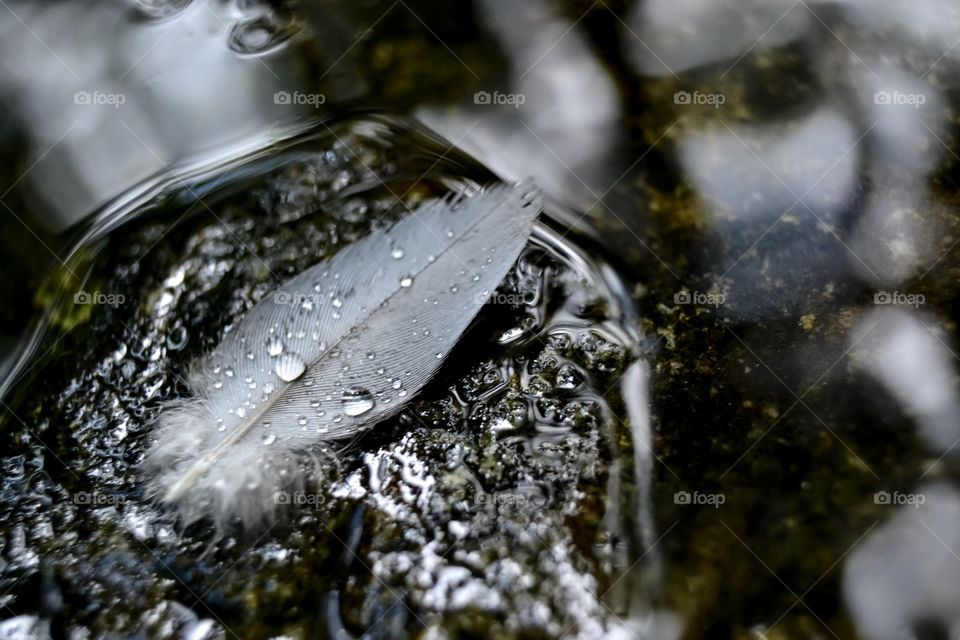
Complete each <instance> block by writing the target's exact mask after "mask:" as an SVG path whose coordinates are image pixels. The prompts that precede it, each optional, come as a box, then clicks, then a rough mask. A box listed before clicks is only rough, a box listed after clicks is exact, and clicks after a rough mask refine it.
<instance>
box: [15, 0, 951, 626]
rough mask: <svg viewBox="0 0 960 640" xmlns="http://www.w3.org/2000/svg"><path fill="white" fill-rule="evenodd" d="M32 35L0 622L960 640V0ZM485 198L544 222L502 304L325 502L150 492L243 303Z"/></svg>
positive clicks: (18, 9)
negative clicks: (462, 195)
mask: <svg viewBox="0 0 960 640" xmlns="http://www.w3.org/2000/svg"><path fill="white" fill-rule="evenodd" d="M9 10H12V12H13V13H11V15H10V16H6V18H7V19H6V20H4V21H2V22H0V24H2V27H0V28H2V30H3V31H2V33H3V37H0V43H2V44H0V47H4V51H3V55H2V56H0V70H2V81H3V86H4V87H6V88H8V89H9V97H8V98H6V99H4V100H2V102H0V112H2V113H4V114H5V115H8V116H9V117H8V118H5V124H4V125H2V126H0V141H2V143H3V144H4V145H5V147H6V148H8V149H10V151H11V153H10V158H11V160H10V161H9V162H8V163H6V164H4V166H3V167H2V168H0V185H6V186H3V187H2V189H0V193H2V194H3V195H2V196H0V200H2V201H3V203H4V204H6V205H7V206H8V207H9V208H10V210H9V213H10V214H11V215H10V216H6V217H4V218H3V220H2V222H0V224H2V225H3V226H2V229H3V233H2V237H3V243H4V250H5V253H6V256H7V257H8V259H7V261H6V265H5V267H4V269H5V277H4V279H3V283H2V286H3V291H2V294H3V297H4V300H5V308H4V309H3V312H2V314H0V321H2V325H0V326H2V334H3V335H4V339H3V340H4V344H5V345H6V346H7V347H8V348H7V352H8V353H9V354H10V355H9V356H8V357H7V366H8V367H12V369H11V371H12V372H13V374H12V376H11V375H8V376H7V377H6V381H5V382H4V383H3V385H2V386H0V391H2V393H3V395H2V398H3V401H4V404H5V406H4V411H5V413H4V417H3V418H2V419H3V421H4V422H3V424H4V438H5V443H6V444H5V445H4V447H5V449H4V451H5V453H6V457H5V460H6V463H5V466H4V471H5V478H6V479H5V481H4V485H3V488H4V496H5V498H4V500H3V509H4V513H5V517H4V518H3V525H2V526H3V528H4V537H5V538H4V539H5V547H4V551H3V558H4V561H5V562H6V565H5V566H4V568H3V579H4V581H5V582H4V583H3V585H4V586H3V589H4V590H6V591H7V595H6V596H4V598H5V599H4V601H3V602H4V604H5V606H6V607H7V610H6V611H5V615H6V616H8V621H7V622H5V623H3V624H5V625H6V626H5V627H4V629H12V628H13V627H14V626H15V625H33V624H36V625H39V626H38V629H39V632H40V634H41V635H43V633H44V632H45V629H46V625H48V624H51V623H48V622H45V621H39V620H38V619H37V616H39V617H40V618H43V619H44V620H50V619H52V620H53V622H52V628H53V629H54V630H56V629H64V628H70V627H71V626H72V627H76V628H81V627H86V628H89V629H90V630H92V632H93V633H94V634H101V635H102V634H105V633H106V632H107V630H108V629H110V630H115V631H116V632H118V633H123V634H132V633H134V632H135V631H136V630H138V629H141V630H142V629H147V631H145V633H146V634H147V635H157V634H161V633H166V634H167V635H168V636H176V635H178V634H181V635H183V634H184V633H185V631H184V628H180V629H175V628H173V627H172V626H170V625H171V624H172V621H174V620H178V619H182V621H183V622H184V623H185V624H187V625H188V627H186V628H188V629H190V630H192V631H193V632H195V633H196V635H197V636H202V634H203V633H207V632H209V633H211V634H217V633H225V634H226V635H228V636H229V635H230V633H229V632H224V631H223V630H222V626H223V625H226V626H227V627H229V628H230V629H231V630H234V632H235V633H236V634H237V635H239V636H240V637H246V636H250V637H269V636H274V635H279V634H286V635H291V636H296V635H301V636H303V637H308V636H315V635H329V636H336V634H337V633H338V631H339V630H340V629H345V630H347V631H348V632H349V633H351V634H354V635H360V634H362V633H363V632H364V630H369V632H370V634H371V635H373V636H375V637H397V636H402V635H404V634H411V635H415V634H416V633H419V632H421V631H423V630H425V629H426V630H428V631H427V634H426V636H427V637H444V634H446V635H448V636H467V637H471V636H474V635H475V636H487V635H504V636H517V635H523V634H526V635H528V636H536V637H541V636H546V637H563V636H564V635H565V634H569V635H590V636H595V637H596V636H602V635H609V636H612V637H631V636H633V637H637V638H648V637H649V638H670V637H683V638H698V637H737V638H778V637H838V638H848V637H850V638H853V637H863V638H927V637H952V636H956V635H958V634H960V618H958V617H957V612H956V610H955V609H956V608H955V606H954V605H955V602H956V601H957V598H958V597H960V593H958V590H957V587H956V585H957V584H960V561H958V560H957V559H956V556H957V555H960V539H958V538H957V533H956V532H957V531H958V530H960V529H958V527H957V523H958V522H960V515H958V514H960V493H958V489H957V482H958V481H960V473H958V467H957V460H956V455H955V454H956V451H957V443H958V442H960V422H958V418H957V416H958V415H960V411H958V408H960V396H958V389H957V362H956V353H957V347H956V343H957V337H958V336H957V305H956V302H955V299H956V288H957V284H956V283H957V282H958V274H960V272H958V263H957V253H956V251H957V250H956V247H955V245H956V243H957V241H958V238H960V235H958V223H957V215H956V206H957V202H958V199H957V194H956V185H957V180H956V177H955V176H956V170H957V161H958V158H957V154H956V139H957V133H956V122H957V121H956V107H955V105H956V101H957V95H958V93H957V82H956V77H957V72H958V70H960V69H958V64H960V60H958V58H957V56H958V51H960V48H958V45H957V44H956V42H957V40H958V39H960V15H958V12H957V9H956V8H955V7H953V6H952V5H950V4H949V3H946V2H943V1H942V0H920V1H918V2H913V3H902V2H896V1H894V0H889V1H888V0H884V1H882V2H871V3H866V2H862V1H860V0H834V1H831V2H827V1H822V0H817V1H807V2H798V3H790V2H767V3H760V2H754V1H753V0H721V1H710V2H706V1H704V0H681V1H675V0H670V1H667V0H645V1H643V2H610V3H593V4H591V3H583V2H579V1H576V0H568V1H562V2H548V1H546V0H530V1H529V2H524V3H511V2H506V1H500V0H478V1H476V2H472V3H470V4H469V6H467V7H465V6H456V7H453V6H447V5H446V4H444V3H435V2H428V1H426V0H423V1H418V2H403V3H394V4H391V3H340V2H331V3H303V4H301V5H299V6H294V7H286V6H285V5H284V6H283V7H281V8H276V7H274V8H271V6H270V5H267V4H259V3H248V2H236V3H230V2H212V3H202V2H199V1H198V2H150V3H122V2H117V3H104V4H102V5H98V6H97V7H96V8H94V9H87V8H85V7H84V8H79V7H77V6H75V5H71V4H67V3H64V4H59V3H50V4H43V5H41V4H35V3H22V4H15V3H11V4H10V7H9ZM9 10H8V13H9ZM2 11H3V10H2V9H0V12H2ZM14 14H15V17H11V16H13V15H14ZM92 43H106V44H104V45H103V46H93V45H92ZM83 92H86V93H87V94H89V101H90V102H92V103H93V104H90V103H84V102H83V100H81V101H80V102H77V100H76V98H75V95H76V94H77V93H80V94H81V95H86V94H84V93H83ZM96 92H99V93H96ZM284 92H285V93H284ZM278 95H279V97H278ZM120 96H122V97H123V103H122V104H117V103H118V102H119V100H120ZM111 101H112V102H111ZM371 109H386V110H388V112H389V114H381V115H371V113H370V110H371ZM411 118H415V119H416V120H417V121H419V122H420V123H425V124H426V125H427V126H429V127H430V128H432V129H433V130H434V131H436V132H438V133H439V135H440V136H442V137H435V136H434V135H433V134H430V133H428V132H427V131H426V130H425V129H423V128H422V126H421V124H413V122H414V121H413V120H412V119H411ZM298 136H299V137H301V138H304V139H305V141H304V143H303V146H302V147H298V149H302V150H303V151H294V152H290V151H289V148H290V147H289V145H290V143H289V142H284V141H286V140H289V139H290V138H291V137H294V138H296V137H298ZM284 149H288V151H283V150H284ZM461 149H463V150H465V151H466V152H468V153H470V154H473V156H474V157H475V158H477V160H474V159H471V158H470V157H468V156H466V155H465V154H464V153H462V152H461V151H460V150H461ZM494 172H495V173H496V175H497V176H499V177H501V178H505V179H513V180H517V179H521V178H523V177H526V176H527V175H533V176H534V177H535V178H536V179H537V181H538V183H539V184H540V185H541V187H542V188H543V189H544V192H545V194H546V195H547V197H548V199H549V207H548V216H547V217H546V218H545V219H544V225H543V227H542V229H541V231H540V233H539V234H538V235H537V236H536V237H535V238H534V239H532V240H531V243H530V246H529V248H528V253H527V254H526V255H525V257H524V258H523V260H522V261H521V262H520V264H519V265H518V268H517V271H516V272H515V273H514V275H513V276H512V277H511V278H510V279H508V280H507V281H506V282H505V283H504V285H503V288H502V290H501V293H502V294H504V296H505V297H504V298H503V301H504V302H506V304H495V305H491V308H490V309H489V313H486V312H485V315H484V319H483V322H481V323H480V324H479V325H478V326H477V327H475V328H474V329H472V330H471V334H470V336H469V337H468V339H467V340H465V341H464V343H463V344H462V345H461V347H459V348H458V350H457V352H456V353H455V354H454V358H453V360H452V361H451V364H450V365H449V366H447V367H445V369H444V372H443V374H442V375H441V377H440V378H439V379H438V380H437V382H436V383H435V384H434V385H433V386H432V387H431V389H430V392H429V393H428V394H427V395H425V396H424V399H423V400H422V401H420V402H418V403H416V404H413V405H411V406H410V407H409V408H408V410H407V412H406V413H405V415H406V416H407V417H406V418H401V419H398V420H396V421H394V422H395V423H391V424H389V425H385V426H384V428H383V430H382V431H381V430H379V429H378V430H377V432H376V433H374V434H371V436H370V437H369V438H367V439H365V440H364V441H363V442H362V443H359V444H358V446H357V448H356V449H355V450H354V454H355V456H354V457H352V458H349V459H348V461H347V463H346V464H345V466H344V468H343V469H342V476H341V478H340V481H339V482H337V483H333V484H331V486H330V487H328V490H329V492H328V493H323V494H322V495H323V496H324V497H323V500H322V501H321V500H320V498H317V497H316V496H315V497H314V498H312V499H311V500H306V501H305V502H308V503H309V504H302V505H299V506H298V508H296V509H295V510H294V515H293V516H292V519H291V520H290V521H288V522H286V523H283V524H282V525H278V528H277V530H276V531H274V532H272V533H271V534H269V535H268V536H266V537H265V538H264V539H263V540H259V541H256V540H254V541H250V540H243V539H240V538H237V539H234V538H230V537H228V538H226V539H225V540H223V541H222V542H218V543H216V544H214V543H212V542H211V540H212V533H211V531H209V530H205V529H203V528H202V527H198V528H195V529H191V530H188V531H186V532H180V531H178V530H177V529H176V528H175V527H173V526H172V523H170V522H168V521H166V520H164V518H165V516H164V514H162V513H160V512H158V511H157V510H155V509H154V508H153V507H151V506H149V505H147V504H144V503H143V502H142V500H141V498H140V496H141V493H140V492H141V490H142V486H141V484H140V481H139V476H138V474H137V469H138V467H139V463H140V457H141V454H142V451H143V446H144V443H145V439H146V437H147V436H146V433H145V430H144V425H145V424H146V423H147V421H148V420H149V419H150V417H151V416H152V412H155V410H156V407H157V403H158V402H159V401H160V400H161V399H163V398H169V397H173V396H175V395H176V394H178V393H181V392H182V391H183V386H182V383H181V382H180V381H178V378H177V376H178V375H179V374H180V373H182V371H183V368H184V367H185V366H186V365H187V363H188V362H190V360H191V359H192V358H194V357H196V356H198V355H199V354H202V353H204V352H205V351H207V350H209V349H210V348H211V347H212V346H213V345H215V344H216V343H217V341H218V339H219V336H220V335H221V333H222V331H223V329H224V328H225V326H226V325H227V324H228V323H229V322H230V321H231V319H232V318H235V317H237V316H238V315H239V314H240V313H242V312H243V311H244V310H245V309H246V308H248V307H249V305H250V304H252V303H253V302H254V301H255V300H257V299H259V298H260V297H261V296H263V295H265V294H266V293H268V292H269V291H271V290H272V289H273V288H274V287H275V286H276V285H277V283H278V281H280V280H282V278H285V277H288V276H290V275H293V274H294V273H296V272H297V271H299V270H301V269H303V268H304V267H306V266H307V265H309V264H312V263H313V262H315V261H316V260H318V259H320V258H322V257H323V256H324V255H327V254H328V253H329V252H330V251H332V250H334V249H335V248H336V247H339V246H343V244H345V243H347V242H350V241H351V240H353V239H356V238H357V237H358V236H359V235H360V234H362V233H363V232H364V231H365V230H366V229H368V228H369V226H370V224H371V222H372V221H373V220H374V219H376V218H378V217H380V216H381V215H382V216H384V219H385V220H389V219H392V217H394V216H397V215H401V214H402V211H401V208H398V207H397V206H396V204H395V203H396V200H397V198H396V196H399V195H401V194H402V195H403V197H404V199H405V200H407V201H408V202H409V203H410V204H412V203H414V202H416V201H417V199H422V198H426V197H429V196H431V195H437V194H442V193H444V192H446V191H447V190H449V189H464V188H466V189H476V188H477V187H478V186H479V185H481V184H485V183H488V182H490V181H491V180H494V179H495V178H496V176H495V175H494ZM265 174H269V175H270V177H268V178H264V177H262V176H264V175H265ZM184 183H186V184H187V185H188V186H189V188H186V187H185V186H184ZM162 194H171V195H162ZM200 198H202V202H204V203H207V206H209V207H210V209H211V210H207V208H206V206H204V205H203V204H199V202H200V200H198V199H200ZM181 216H182V218H181ZM28 228H29V230H28ZM574 274H576V275H574ZM580 277H585V278H587V280H588V281H589V282H591V283H593V284H589V285H588V284H584V283H582V282H581V281H580V280H579V278H580ZM530 287H533V289H530ZM538 287H539V289H537V288H538ZM80 290H83V291H86V292H87V293H96V292H99V293H102V294H104V295H105V296H109V295H113V296H114V298H112V299H107V298H103V302H104V304H99V305H89V304H77V303H75V302H74V300H73V295H75V294H76V293H77V292H78V291H80ZM540 290H542V291H548V290H552V291H553V292H554V293H553V297H552V298H550V299H552V300H553V301H554V302H553V304H555V306H551V304H548V303H547V302H545V299H541V298H536V295H534V294H535V293H536V291H540ZM527 293H529V294H531V295H534V298H536V299H537V300H538V302H537V303H536V304H534V305H527V304H526V303H525V302H523V301H524V300H527V298H525V297H524V295H526V294H527ZM512 294H523V295H520V296H519V297H516V295H514V297H511V295H512ZM118 295H122V296H123V303H121V304H116V303H117V300H118V299H117V298H116V296H118ZM548 297H549V296H548ZM38 322H39V323H40V324H39V325H38V324H37V323H38ZM37 326H39V327H41V329H40V330H35V327H37ZM585 331H587V333H584V332H585ZM41 441H42V443H43V444H40V442H41ZM82 492H87V493H88V494H90V495H97V496H101V498H102V499H103V500H105V501H107V502H110V501H113V502H112V503H109V504H105V505H95V506H96V508H89V507H88V505H84V504H76V503H75V501H74V500H73V496H74V495H75V494H79V493H82ZM317 495H320V494H317ZM91 499H92V498H91ZM84 500H88V499H87V498H84ZM88 501H89V500H88ZM318 502H320V504H316V503H318ZM301 507H302V508H301ZM531 509H532V510H534V511H535V513H531V512H530V511H531ZM74 534H76V535H77V538H76V540H78V541H79V540H87V539H88V538H89V539H90V541H89V542H86V544H84V545H82V546H81V547H79V548H78V547H77V546H76V545H75V544H74V538H73V537H71V536H73V535H74ZM251 545H252V547H251ZM248 548H252V549H253V551H251V552H250V553H249V554H247V553H245V551H246V550H247V549H248ZM345 549H346V551H345ZM445 554H446V555H445ZM234 563H236V564H234ZM225 570H226V571H227V573H226V574H224V571H225ZM224 575H226V577H223V576H224ZM317 576H320V577H319V578H318V577H317ZM372 576H375V577H372ZM397 601H402V604H397ZM133 603H136V604H133ZM191 607H193V613H190V614H185V613H184V612H185V611H186V610H187V609H190V608H191ZM145 611H146V612H147V613H145ZM194 616H195V617H194ZM189 625H193V626H189Z"/></svg>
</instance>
